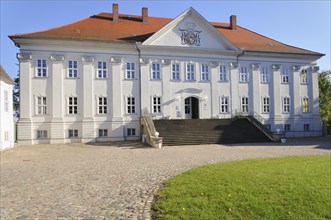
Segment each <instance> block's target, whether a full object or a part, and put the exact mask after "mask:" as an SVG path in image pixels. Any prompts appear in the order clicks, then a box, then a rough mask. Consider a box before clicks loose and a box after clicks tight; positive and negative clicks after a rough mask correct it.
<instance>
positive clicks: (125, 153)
mask: <svg viewBox="0 0 331 220" xmlns="http://www.w3.org/2000/svg"><path fill="white" fill-rule="evenodd" d="M330 149H331V139H328V140H327V139H307V140H305V141H302V140H300V141H298V140H294V141H291V142H289V143H287V144H274V143H270V144H247V145H227V146H226V145H200V146H177V147H175V146H174V147H164V148H162V149H153V148H146V147H142V146H141V145H140V144H139V143H136V142H122V143H117V144H114V143H112V144H111V146H107V145H106V144H100V145H96V144H95V145H85V144H66V145H34V146H19V147H16V148H14V149H10V150H7V151H4V152H1V182H0V183H1V205H0V206H1V219H85V220H88V219H89V220H90V219H148V218H149V209H150V202H151V201H152V199H153V193H155V190H156V189H157V188H158V186H159V185H160V184H161V182H163V181H164V180H165V179H168V178H169V177H172V176H174V175H176V174H178V173H181V172H183V171H185V170H188V169H190V168H192V167H196V166H201V165H204V164H210V163H216V162H223V161H231V160H241V159H247V158H260V157H276V156H286V155H311V154H330V152H331V151H330Z"/></svg>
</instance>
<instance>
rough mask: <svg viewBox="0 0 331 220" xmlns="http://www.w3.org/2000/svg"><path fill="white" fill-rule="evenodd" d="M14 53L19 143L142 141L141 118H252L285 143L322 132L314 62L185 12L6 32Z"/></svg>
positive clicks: (96, 18) (307, 54)
mask: <svg viewBox="0 0 331 220" xmlns="http://www.w3.org/2000/svg"><path fill="white" fill-rule="evenodd" d="M9 37H10V38H11V39H12V40H13V42H14V43H15V45H16V46H17V47H19V48H20V52H19V53H18V54H17V58H18V60H19V63H20V64H19V66H20V82H21V84H20V89H21V94H20V105H21V107H20V119H19V122H18V143H21V144H38V143H70V142H94V141H116V140H134V139H139V138H140V136H141V133H140V123H139V119H140V116H142V115H152V116H153V117H154V118H155V119H161V118H162V119H168V120H173V119H183V120H185V119H211V118H219V119H226V118H233V117H235V116H238V115H255V116H256V117H259V118H260V119H263V124H264V125H265V126H266V127H267V128H268V129H270V130H271V131H273V132H276V131H282V132H283V131H284V132H286V136H287V137H300V136H319V135H321V134H322V129H321V126H322V123H321V119H320V113H319V100H318V73H317V71H318V70H319V68H318V67H317V66H316V63H315V62H316V60H318V59H319V58H321V57H322V56H323V54H321V53H317V52H313V51H309V50H306V49H301V48H297V47H294V46H290V45H286V44H284V43H281V42H278V41H276V40H273V39H271V38H268V37H265V36H262V35H260V34H258V33H255V32H253V31H251V30H248V29H246V28H244V27H241V26H239V25H237V19H236V16H234V15H232V16H231V17H230V20H229V22H228V23H220V22H209V21H207V20H206V19H205V18H204V17H203V16H202V15H200V14H199V13H198V12H197V11H196V10H195V9H193V8H189V9H187V10H186V11H184V12H183V13H182V14H180V15H178V16H177V17H176V18H174V19H170V18H159V17H151V16H148V9H147V8H143V9H142V14H141V16H140V15H139V16H137V15H127V14H119V10H118V5H117V4H113V11H112V13H100V14H97V15H93V16H90V17H88V18H85V19H82V20H79V21H76V22H73V23H70V24H67V25H63V26H61V27H56V28H52V29H49V30H44V31H39V32H33V33H26V34H16V35H11V36H9Z"/></svg>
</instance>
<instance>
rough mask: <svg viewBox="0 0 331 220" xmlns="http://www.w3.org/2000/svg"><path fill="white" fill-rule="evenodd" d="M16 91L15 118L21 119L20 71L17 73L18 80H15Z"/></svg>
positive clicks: (14, 100)
mask: <svg viewBox="0 0 331 220" xmlns="http://www.w3.org/2000/svg"><path fill="white" fill-rule="evenodd" d="M14 82H15V85H14V89H13V110H14V117H16V118H19V117H20V71H18V72H17V76H16V78H14Z"/></svg>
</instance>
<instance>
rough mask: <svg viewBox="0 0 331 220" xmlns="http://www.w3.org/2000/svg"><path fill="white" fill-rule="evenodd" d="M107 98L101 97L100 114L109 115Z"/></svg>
mask: <svg viewBox="0 0 331 220" xmlns="http://www.w3.org/2000/svg"><path fill="white" fill-rule="evenodd" d="M107 113H108V111H107V97H99V102H98V114H107Z"/></svg>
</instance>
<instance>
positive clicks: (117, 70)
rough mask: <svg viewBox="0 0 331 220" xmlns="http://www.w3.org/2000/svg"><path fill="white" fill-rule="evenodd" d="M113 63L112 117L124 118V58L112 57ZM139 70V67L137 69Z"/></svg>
mask: <svg viewBox="0 0 331 220" xmlns="http://www.w3.org/2000/svg"><path fill="white" fill-rule="evenodd" d="M110 62H111V63H112V77H113V79H112V83H113V84H112V85H111V88H112V92H111V97H112V99H111V100H112V102H111V113H112V118H113V119H115V118H122V109H124V103H123V94H122V79H123V78H124V72H123V67H122V66H123V65H122V58H121V57H112V58H111V59H110ZM136 71H138V69H137V70H136Z"/></svg>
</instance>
